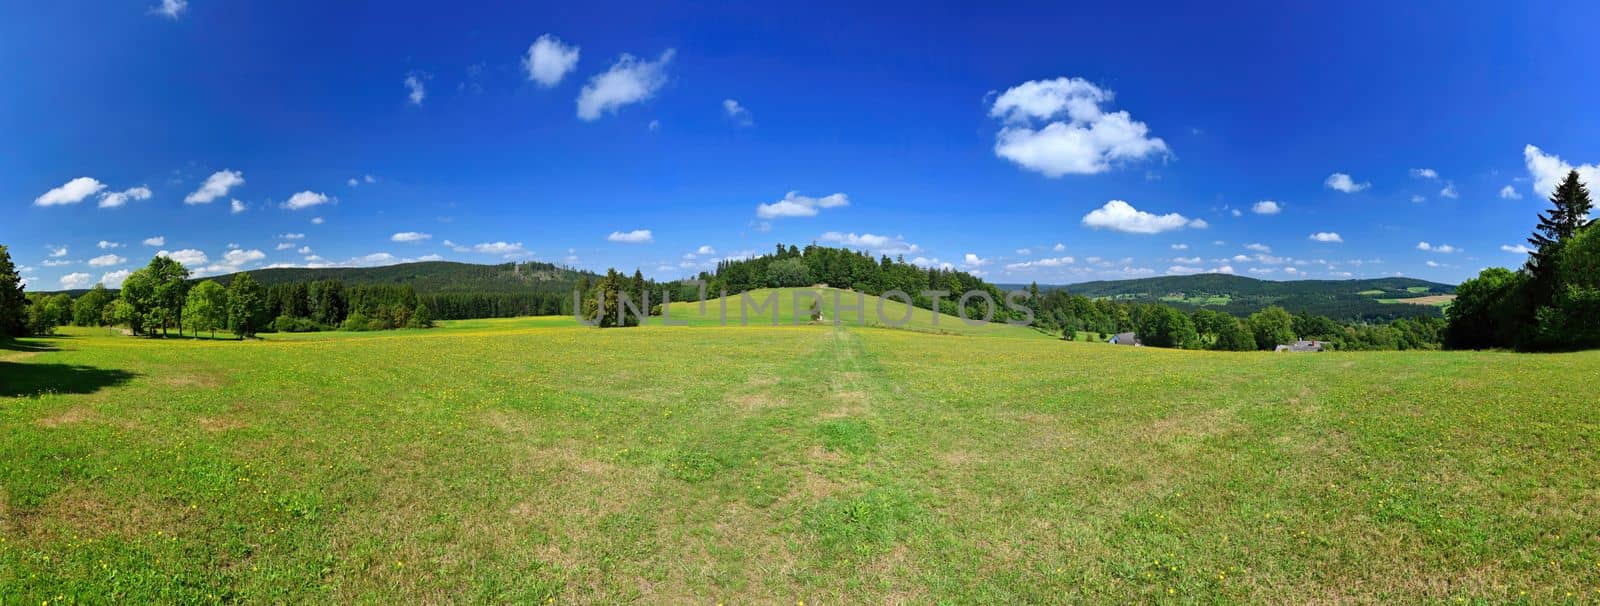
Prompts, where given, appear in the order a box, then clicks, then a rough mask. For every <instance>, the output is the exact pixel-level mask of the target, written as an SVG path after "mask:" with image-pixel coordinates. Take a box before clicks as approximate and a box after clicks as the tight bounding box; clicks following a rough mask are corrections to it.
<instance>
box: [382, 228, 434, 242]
mask: <svg viewBox="0 0 1600 606" xmlns="http://www.w3.org/2000/svg"><path fill="white" fill-rule="evenodd" d="M432 237H433V234H425V233H422V232H418V231H402V232H398V233H396V234H395V235H392V236H389V241H391V242H406V243H416V242H422V241H424V240H427V239H430V238H432Z"/></svg>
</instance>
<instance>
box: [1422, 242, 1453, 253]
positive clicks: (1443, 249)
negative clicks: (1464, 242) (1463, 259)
mask: <svg viewBox="0 0 1600 606" xmlns="http://www.w3.org/2000/svg"><path fill="white" fill-rule="evenodd" d="M1417 250H1426V251H1430V252H1436V253H1453V252H1461V249H1459V248H1456V247H1454V246H1451V245H1449V244H1438V245H1434V244H1429V243H1427V242H1418V243H1417Z"/></svg>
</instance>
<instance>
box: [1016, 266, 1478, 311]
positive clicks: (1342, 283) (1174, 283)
mask: <svg viewBox="0 0 1600 606" xmlns="http://www.w3.org/2000/svg"><path fill="white" fill-rule="evenodd" d="M1025 286H1026V285H1015V284H1008V285H1002V287H1003V288H1006V289H1008V290H1009V289H1013V288H1021V287H1025ZM1040 288H1042V289H1066V291H1067V292H1070V293H1072V294H1075V295H1083V296H1086V297H1090V298H1102V299H1114V300H1117V301H1136V302H1144V303H1157V302H1159V303H1166V304H1168V305H1172V306H1175V307H1180V308H1185V309H1196V308H1199V307H1206V308H1208V309H1215V310H1218V311H1224V312H1228V313H1231V314H1235V315H1248V314H1251V313H1255V312H1257V311H1260V310H1261V309H1263V308H1266V307H1268V306H1272V305H1278V306H1282V307H1283V308H1285V309H1288V310H1289V311H1290V312H1292V313H1300V312H1309V313H1312V314H1317V315H1323V316H1328V317H1330V318H1334V319H1336V320H1369V321H1379V320H1392V319H1396V318H1402V317H1414V316H1421V315H1438V314H1439V313H1441V310H1442V309H1443V304H1444V303H1445V302H1447V300H1448V299H1449V298H1453V295H1454V294H1455V291H1456V287H1454V286H1451V285H1449V284H1441V283H1438V282H1429V281H1427V280H1418V279H1416V278H1371V279H1360V280H1289V281H1275V280H1258V279H1255V278H1247V277H1244V276H1235V275H1231V274H1195V275H1187V276H1159V277H1154V278H1136V279H1132V280H1100V281H1095V282H1082V283H1079V284H1067V285H1059V286H1044V285H1040ZM1423 297H1427V298H1426V299H1423ZM1406 299H1419V300H1418V301H1417V303H1418V304H1417V305H1404V304H1402V303H1406V302H1407V301H1406Z"/></svg>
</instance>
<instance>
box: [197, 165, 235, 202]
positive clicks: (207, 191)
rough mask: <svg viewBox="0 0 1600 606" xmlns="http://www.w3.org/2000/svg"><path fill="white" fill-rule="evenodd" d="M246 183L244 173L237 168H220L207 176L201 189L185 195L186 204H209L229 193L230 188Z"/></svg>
mask: <svg viewBox="0 0 1600 606" xmlns="http://www.w3.org/2000/svg"><path fill="white" fill-rule="evenodd" d="M240 185H244V173H243V172H240V171H236V170H219V171H217V172H214V173H211V176H209V177H206V181H205V183H201V184H200V189H197V190H194V192H193V193H190V194H189V195H187V196H184V197H183V203H184V204H209V203H211V201H212V200H215V199H217V198H221V197H223V196H226V195H228V190H230V189H233V188H235V187H238V186H240Z"/></svg>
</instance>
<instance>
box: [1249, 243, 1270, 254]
mask: <svg viewBox="0 0 1600 606" xmlns="http://www.w3.org/2000/svg"><path fill="white" fill-rule="evenodd" d="M1244 248H1245V250H1253V251H1256V252H1259V253H1269V252H1272V247H1271V246H1267V245H1265V244H1261V243H1259V242H1251V243H1250V244H1246V245H1244Z"/></svg>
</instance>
